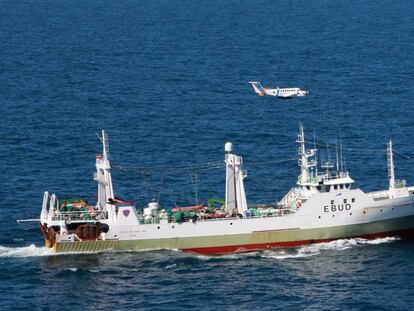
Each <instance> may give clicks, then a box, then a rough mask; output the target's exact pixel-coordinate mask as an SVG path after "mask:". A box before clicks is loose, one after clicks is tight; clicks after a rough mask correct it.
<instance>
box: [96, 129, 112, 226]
mask: <svg viewBox="0 0 414 311" xmlns="http://www.w3.org/2000/svg"><path fill="white" fill-rule="evenodd" d="M99 138H100V140H101V142H102V156H99V155H98V156H97V157H96V181H97V182H98V203H97V204H98V205H99V207H100V208H102V209H104V210H106V211H107V212H108V219H109V221H110V222H111V223H112V222H113V221H114V220H115V217H116V215H115V208H114V205H113V204H110V202H109V201H110V200H109V199H111V200H113V199H114V190H113V186H112V177H111V164H110V162H109V157H108V154H109V144H108V134H107V133H106V132H105V130H102V137H99Z"/></svg>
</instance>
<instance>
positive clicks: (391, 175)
mask: <svg viewBox="0 0 414 311" xmlns="http://www.w3.org/2000/svg"><path fill="white" fill-rule="evenodd" d="M393 157H394V155H393V152H392V141H391V140H390V142H389V143H388V144H387V166H388V177H389V178H390V181H389V190H394V188H395V173H394V159H393Z"/></svg>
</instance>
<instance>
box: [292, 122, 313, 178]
mask: <svg viewBox="0 0 414 311" xmlns="http://www.w3.org/2000/svg"><path fill="white" fill-rule="evenodd" d="M296 142H297V143H299V150H298V154H299V163H298V164H299V166H300V176H299V181H298V184H300V185H302V184H305V183H308V182H309V175H310V174H309V168H311V167H316V165H317V162H316V160H315V159H313V160H309V159H308V158H309V157H313V156H315V154H316V151H317V149H316V148H315V149H310V150H309V151H308V152H306V148H305V133H304V130H303V125H302V124H299V134H298V138H297V139H296Z"/></svg>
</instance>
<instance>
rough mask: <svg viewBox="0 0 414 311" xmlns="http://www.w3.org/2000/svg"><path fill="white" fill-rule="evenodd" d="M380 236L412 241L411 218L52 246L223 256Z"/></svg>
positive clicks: (65, 249) (58, 250)
mask: <svg viewBox="0 0 414 311" xmlns="http://www.w3.org/2000/svg"><path fill="white" fill-rule="evenodd" d="M384 237H400V238H402V239H410V240H414V216H409V217H401V218H396V219H389V220H382V221H376V222H370V223H363V224H352V225H344V226H335V227H323V228H312V229H288V230H270V231H254V232H252V233H247V234H234V235H220V236H200V237H176V238H161V239H142V240H105V241H104V240H93V241H76V242H69V241H68V242H66V241H65V242H57V243H55V244H54V245H53V249H54V251H55V252H56V253H97V252H104V251H139V250H150V249H174V250H181V251H184V252H190V253H196V254H203V255H223V254H227V253H243V252H251V251H259V250H267V249H273V248H289V247H297V246H301V245H307V244H313V243H323V242H330V241H334V240H338V239H347V238H364V239H376V238H384Z"/></svg>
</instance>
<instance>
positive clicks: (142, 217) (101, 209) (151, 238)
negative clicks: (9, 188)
mask: <svg viewBox="0 0 414 311" xmlns="http://www.w3.org/2000/svg"><path fill="white" fill-rule="evenodd" d="M101 140H102V145H103V151H102V154H101V155H97V157H96V173H95V176H94V179H95V180H96V181H97V183H98V199H97V203H96V204H93V205H90V204H88V202H87V201H86V200H84V199H72V200H64V201H60V202H59V201H58V199H57V197H56V195H54V194H52V195H51V196H50V195H49V193H48V192H45V194H44V199H43V205H42V211H41V217H40V218H41V220H40V227H41V230H42V232H43V235H44V238H45V241H46V245H48V246H49V247H53V248H54V249H55V251H56V252H99V251H105V250H138V249H180V250H184V251H188V252H194V253H202V254H222V253H228V252H244V251H251V250H259V249H269V248H275V247H289V246H297V245H302V244H308V243H316V242H323V241H330V240H334V239H340V238H351V237H365V238H374V237H384V236H390V235H397V236H400V237H403V238H405V237H409V238H413V237H414V187H407V186H406V184H405V181H398V180H396V179H395V174H394V163H393V151H392V143H391V142H390V143H389V144H388V147H387V160H388V174H389V178H390V179H389V188H388V189H386V190H382V191H377V192H372V193H364V192H363V191H362V190H361V189H358V188H353V187H352V186H353V183H354V180H353V179H352V178H351V177H350V175H349V173H348V172H347V171H346V170H344V168H343V165H340V166H339V164H338V161H337V165H336V170H334V167H335V166H334V165H333V164H332V163H330V162H329V161H328V162H327V163H324V164H323V165H322V166H321V167H322V168H323V170H320V171H319V170H318V163H317V162H318V161H317V157H316V155H317V151H318V150H317V149H316V148H315V147H314V148H313V149H309V150H308V149H306V147H305V135H304V131H303V127H302V126H300V130H299V135H298V139H297V143H298V144H299V148H298V154H299V166H300V175H299V177H298V180H297V186H296V187H294V188H292V189H291V190H290V191H289V192H288V193H287V194H286V195H285V196H284V197H283V199H282V200H280V201H279V202H278V203H275V204H270V205H266V206H263V205H262V206H250V207H249V206H248V205H247V200H246V194H245V190H244V182H243V180H244V179H245V177H246V176H247V174H246V172H245V171H244V170H243V161H242V157H240V156H238V155H235V154H233V146H232V144H231V143H226V145H225V151H226V154H225V161H224V162H225V167H226V185H225V187H226V188H225V190H226V191H225V200H223V202H222V203H223V204H222V206H221V207H220V206H219V207H216V208H214V207H212V206H210V205H207V206H204V205H195V206H186V207H175V208H172V209H167V208H165V209H160V207H159V205H158V202H150V203H149V204H148V206H147V207H146V208H144V209H142V210H137V209H136V208H135V206H133V205H132V204H130V203H128V202H123V201H122V200H120V199H118V198H117V197H116V196H115V195H114V191H113V187H112V178H111V171H110V169H111V165H110V162H109V157H108V156H109V150H108V149H109V148H108V138H107V134H106V133H105V132H104V131H102V137H101Z"/></svg>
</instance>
